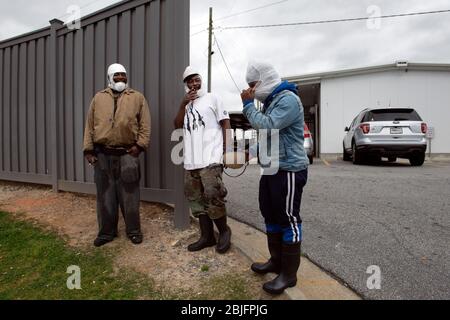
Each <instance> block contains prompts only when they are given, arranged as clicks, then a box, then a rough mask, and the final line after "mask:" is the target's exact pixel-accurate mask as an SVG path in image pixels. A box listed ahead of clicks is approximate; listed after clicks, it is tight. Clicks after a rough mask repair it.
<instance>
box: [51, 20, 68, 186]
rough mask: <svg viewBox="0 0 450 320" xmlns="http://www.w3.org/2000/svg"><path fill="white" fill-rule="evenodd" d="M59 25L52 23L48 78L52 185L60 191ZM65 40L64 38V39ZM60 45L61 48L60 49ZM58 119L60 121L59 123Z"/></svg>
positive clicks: (60, 45) (60, 88)
mask: <svg viewBox="0 0 450 320" xmlns="http://www.w3.org/2000/svg"><path fill="white" fill-rule="evenodd" d="M58 25H60V23H59V22H58V21H53V20H52V25H51V37H50V41H49V42H50V50H49V52H48V56H49V64H50V66H49V68H50V69H49V70H50V74H49V77H48V78H47V79H48V81H49V87H50V91H49V94H50V96H49V101H50V119H51V123H50V125H51V127H50V128H51V137H52V138H51V151H52V157H51V159H52V162H51V163H52V186H53V191H58V180H59V175H60V172H59V168H58V166H59V165H60V163H59V154H58V150H62V149H63V148H59V145H58V138H59V139H61V137H60V136H59V135H60V133H61V132H59V130H58V129H59V127H60V125H59V123H62V122H61V119H60V118H59V114H60V112H59V111H60V110H61V106H58V96H59V94H58V93H59V92H61V90H62V86H61V85H60V84H59V83H58V82H59V81H58V79H62V77H61V75H60V74H58V67H59V69H60V70H62V72H63V70H64V68H61V66H60V63H61V61H63V60H64V59H62V57H63V56H61V57H58V52H59V53H60V54H63V53H64V46H63V44H61V41H59V43H58V38H57V37H56V29H57V27H58ZM63 40H64V39H63ZM58 47H59V50H58ZM58 121H60V122H59V123H58Z"/></svg>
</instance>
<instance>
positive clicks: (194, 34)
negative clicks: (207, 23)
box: [191, 29, 208, 37]
mask: <svg viewBox="0 0 450 320" xmlns="http://www.w3.org/2000/svg"><path fill="white" fill-rule="evenodd" d="M206 31H208V29H204V30H202V31H199V32H196V33H193V34H191V37H193V36H196V35H198V34H200V33H203V32H206Z"/></svg>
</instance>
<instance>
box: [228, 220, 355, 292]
mask: <svg viewBox="0 0 450 320" xmlns="http://www.w3.org/2000/svg"><path fill="white" fill-rule="evenodd" d="M228 223H229V225H230V227H231V229H232V231H233V235H232V239H231V242H232V244H233V245H234V246H235V247H236V248H237V249H238V250H239V251H241V252H242V253H243V254H244V255H245V256H246V257H247V258H249V259H250V260H251V261H252V262H255V261H266V260H267V259H268V258H269V251H268V249H267V240H266V235H265V234H264V233H262V232H260V231H259V230H256V229H254V228H252V227H250V226H248V225H246V224H244V223H240V222H238V221H236V220H234V219H232V218H228ZM265 277H266V278H267V280H271V279H272V278H273V277H274V275H273V274H268V275H266V276H265ZM297 277H298V281H297V286H296V287H294V288H289V289H287V290H285V293H284V294H283V295H286V296H287V298H288V299H291V300H361V298H360V297H359V296H358V295H357V294H356V293H354V292H353V291H352V290H350V289H349V288H347V287H345V286H344V285H342V284H341V283H339V282H338V281H337V280H335V279H333V278H332V277H331V276H329V275H328V274H327V273H325V272H324V271H322V270H321V269H320V268H318V267H317V266H316V265H314V264H313V263H312V262H311V261H309V260H308V259H307V258H305V257H303V256H302V259H301V263H300V269H299V271H298V273H297Z"/></svg>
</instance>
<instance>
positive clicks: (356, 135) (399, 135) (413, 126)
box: [343, 108, 427, 166]
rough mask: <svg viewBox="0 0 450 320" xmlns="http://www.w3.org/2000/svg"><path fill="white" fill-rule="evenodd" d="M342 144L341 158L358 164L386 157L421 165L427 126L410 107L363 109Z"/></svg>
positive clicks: (393, 160)
mask: <svg viewBox="0 0 450 320" xmlns="http://www.w3.org/2000/svg"><path fill="white" fill-rule="evenodd" d="M345 131H346V132H347V134H346V136H345V137H344V141H343V158H344V160H345V161H349V160H353V163H354V164H361V163H363V162H364V161H365V160H367V159H369V158H372V159H373V160H377V161H379V160H381V157H387V158H388V160H389V161H391V162H395V161H396V160H397V158H406V159H409V162H410V163H411V165H413V166H421V165H422V164H423V163H424V161H425V151H426V149H427V140H426V137H425V134H426V132H427V124H426V123H424V122H423V120H422V119H421V118H420V116H419V114H418V113H417V112H416V111H415V110H414V109H411V108H383V109H365V110H363V111H361V112H360V113H359V114H358V116H356V118H355V119H354V120H353V122H352V124H351V125H350V127H347V128H345Z"/></svg>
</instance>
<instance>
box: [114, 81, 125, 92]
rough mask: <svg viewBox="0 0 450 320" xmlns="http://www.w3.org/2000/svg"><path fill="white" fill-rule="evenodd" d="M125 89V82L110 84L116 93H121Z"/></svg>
mask: <svg viewBox="0 0 450 320" xmlns="http://www.w3.org/2000/svg"><path fill="white" fill-rule="evenodd" d="M127 87H128V85H127V84H126V83H125V82H114V81H113V82H112V89H113V90H115V91H117V92H122V91H124V90H125V89H126V88H127Z"/></svg>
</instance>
